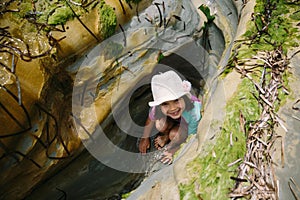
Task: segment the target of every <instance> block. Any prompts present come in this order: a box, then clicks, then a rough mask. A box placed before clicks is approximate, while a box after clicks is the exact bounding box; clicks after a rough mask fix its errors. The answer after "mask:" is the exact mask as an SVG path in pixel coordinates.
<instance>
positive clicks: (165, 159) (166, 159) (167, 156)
mask: <svg viewBox="0 0 300 200" xmlns="http://www.w3.org/2000/svg"><path fill="white" fill-rule="evenodd" d="M160 161H161V162H162V163H164V164H168V165H170V164H171V163H172V162H173V154H172V153H170V152H168V151H164V153H163V155H162V158H161V159H160Z"/></svg>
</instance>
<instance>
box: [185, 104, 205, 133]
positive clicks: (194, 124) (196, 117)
mask: <svg viewBox="0 0 300 200" xmlns="http://www.w3.org/2000/svg"><path fill="white" fill-rule="evenodd" d="M193 104H194V108H193V109H191V110H189V111H186V110H185V111H184V112H183V113H182V117H183V119H184V120H185V121H186V123H187V124H188V134H189V135H191V134H196V133H197V128H198V124H199V121H200V119H201V112H200V111H201V107H202V105H201V102H200V101H194V102H193Z"/></svg>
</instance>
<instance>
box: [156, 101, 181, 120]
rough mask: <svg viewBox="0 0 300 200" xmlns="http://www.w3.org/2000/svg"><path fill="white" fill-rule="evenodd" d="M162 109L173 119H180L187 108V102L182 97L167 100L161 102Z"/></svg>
mask: <svg viewBox="0 0 300 200" xmlns="http://www.w3.org/2000/svg"><path fill="white" fill-rule="evenodd" d="M160 109H161V112H162V113H163V114H164V115H166V116H169V117H171V118H173V119H178V118H180V116H181V114H182V113H183V111H184V109H185V102H184V100H183V98H182V97H181V98H179V99H175V100H171V101H166V102H163V103H162V104H160Z"/></svg>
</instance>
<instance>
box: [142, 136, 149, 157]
mask: <svg viewBox="0 0 300 200" xmlns="http://www.w3.org/2000/svg"><path fill="white" fill-rule="evenodd" d="M149 148H150V139H149V138H141V140H140V144H139V150H140V152H141V153H142V154H145V153H146V152H147V149H149Z"/></svg>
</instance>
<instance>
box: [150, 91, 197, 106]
mask: <svg viewBox="0 0 300 200" xmlns="http://www.w3.org/2000/svg"><path fill="white" fill-rule="evenodd" d="M184 95H187V96H188V97H189V98H191V97H192V94H191V93H190V92H187V93H183V94H182V95H180V96H179V97H174V98H165V99H161V100H159V101H150V102H148V105H149V106H150V107H154V106H158V105H160V104H162V103H163V102H166V101H173V100H176V99H179V98H181V97H183V96H184Z"/></svg>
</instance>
